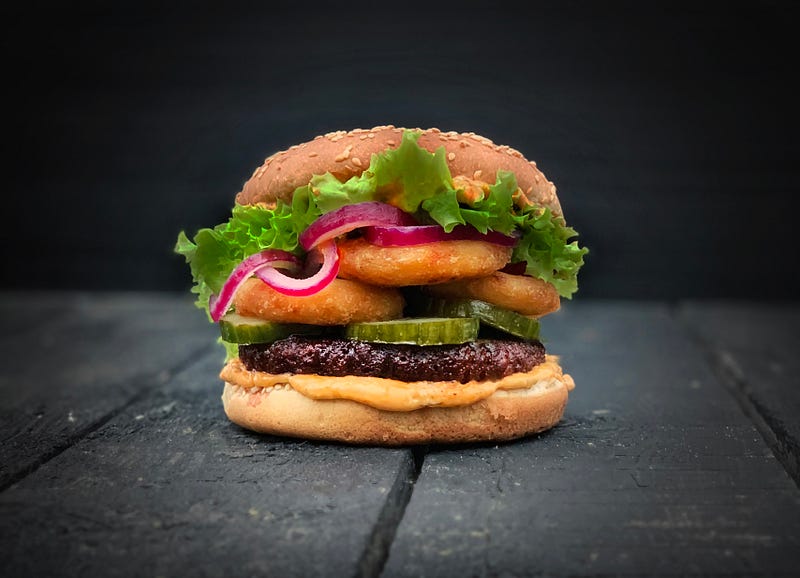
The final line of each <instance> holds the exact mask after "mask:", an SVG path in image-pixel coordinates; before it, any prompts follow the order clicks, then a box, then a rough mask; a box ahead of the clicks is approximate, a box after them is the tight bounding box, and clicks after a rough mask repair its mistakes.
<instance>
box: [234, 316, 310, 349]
mask: <svg viewBox="0 0 800 578" xmlns="http://www.w3.org/2000/svg"><path fill="white" fill-rule="evenodd" d="M322 330H323V328H321V327H318V326H316V325H304V324H300V323H274V322H272V321H265V320H263V319H259V318H257V317H245V316H244V315H239V314H238V313H228V314H226V315H225V316H224V317H223V318H222V319H220V320H219V332H220V334H221V335H222V340H223V341H227V342H228V343H272V342H273V341H277V340H279V339H284V338H286V337H289V336H290V335H296V334H298V333H301V334H308V333H322Z"/></svg>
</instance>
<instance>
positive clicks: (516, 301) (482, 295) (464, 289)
mask: <svg viewBox="0 0 800 578" xmlns="http://www.w3.org/2000/svg"><path fill="white" fill-rule="evenodd" d="M425 291H426V292H427V293H429V294H431V295H436V296H437V297H451V298H459V299H479V300H481V301H487V302H489V303H492V304H494V305H497V306H498V307H503V308H505V309H510V310H511V311H516V312H517V313H521V314H522V315H532V316H534V317H541V316H542V315H547V314H548V313H553V312H554V311H558V309H559V308H560V307H561V298H560V297H559V295H558V291H557V290H556V288H555V287H553V285H551V284H550V283H548V282H547V281H542V280H541V279H537V278H535V277H529V276H526V275H509V274H508V273H502V272H500V271H496V272H495V273H492V274H491V275H488V276H486V277H480V278H476V279H466V280H463V281H454V282H452V283H444V284H441V285H434V286H431V287H426V288H425Z"/></svg>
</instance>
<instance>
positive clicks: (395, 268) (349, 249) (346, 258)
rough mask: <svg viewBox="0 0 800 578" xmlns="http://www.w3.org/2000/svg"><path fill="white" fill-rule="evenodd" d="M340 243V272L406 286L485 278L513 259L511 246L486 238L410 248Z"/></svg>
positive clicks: (356, 241) (351, 241)
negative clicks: (485, 239) (497, 243)
mask: <svg viewBox="0 0 800 578" xmlns="http://www.w3.org/2000/svg"><path fill="white" fill-rule="evenodd" d="M338 246H339V255H340V260H339V275H340V276H341V277H343V278H347V279H358V280H359V281H363V282H364V283H369V284H371V285H381V286H385V287H405V286H409V285H432V284H435V283H446V282H448V281H454V280H456V279H467V278H470V277H485V276H486V275H489V274H490V273H492V272H493V271H497V270H498V269H501V268H503V267H504V266H505V265H506V263H508V261H509V260H510V259H511V251H512V249H511V248H510V247H502V246H500V245H495V244H493V243H486V242H485V241H438V242H435V243H425V244H422V245H410V246H407V247H379V246H377V245H372V244H370V243H368V242H367V241H365V240H364V239H362V238H356V239H345V240H342V241H340V242H339V243H338Z"/></svg>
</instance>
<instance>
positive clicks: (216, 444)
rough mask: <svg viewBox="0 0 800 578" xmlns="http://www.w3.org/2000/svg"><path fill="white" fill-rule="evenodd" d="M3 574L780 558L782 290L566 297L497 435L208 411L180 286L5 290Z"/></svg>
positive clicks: (787, 519) (789, 499)
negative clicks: (555, 359)
mask: <svg viewBox="0 0 800 578" xmlns="http://www.w3.org/2000/svg"><path fill="white" fill-rule="evenodd" d="M0 315H2V317H0V319H2V324H3V331H2V334H1V335H2V337H0V339H2V344H3V345H2V347H3V366H2V370H0V392H2V397H1V398H0V399H1V401H2V403H1V404H0V418H1V419H2V423H1V424H0V435H2V447H1V448H0V490H2V491H0V574H1V575H2V576H9V577H18V576H240V575H241V576H261V575H270V576H354V575H355V576H387V577H388V576H540V575H541V576H556V575H570V576H604V575H631V576H666V575H670V576H672V575H703V576H758V575H761V576H796V575H800V489H798V481H800V468H799V467H798V456H799V455H800V451H799V449H800V444H799V440H800V417H798V416H800V388H798V385H800V384H798V375H800V360H798V353H800V329H798V327H800V307H798V305H796V304H794V305H792V304H772V305H761V304H754V303H726V302H704V303H679V304H672V305H668V304H663V303H653V302H650V303H647V302H603V301H587V300H581V299H577V300H576V301H575V302H568V303H565V305H564V307H563V309H562V311H560V312H559V313H558V314H556V315H553V316H551V317H550V318H548V319H546V320H545V322H544V324H543V332H544V335H545V337H546V339H547V346H548V347H549V349H550V350H551V351H553V352H556V353H559V354H561V356H562V362H563V365H564V366H565V367H566V368H567V370H568V371H569V372H570V373H571V374H572V375H573V376H574V378H575V381H576V382H577V387H576V389H575V390H574V392H573V394H572V396H571V399H570V403H569V405H568V407H567V411H566V415H565V417H564V420H563V422H562V423H561V424H560V425H559V426H558V427H556V428H555V429H554V430H552V431H550V432H549V433H546V434H543V435H539V436H535V437H532V438H529V439H525V440H522V441H518V442H514V443H506V444H499V445H497V444H485V445H464V446H454V447H419V448H411V449H384V448H376V447H348V446H344V445H337V444H325V443H314V442H308V441H301V440H290V439H278V438H273V437H265V436H260V435H254V434H251V433H248V432H246V431H244V430H242V429H240V428H238V427H236V426H234V425H232V424H230V423H229V422H228V421H227V420H226V418H225V416H224V414H223V412H222V407H221V404H220V401H219V396H220V393H221V384H220V382H219V381H218V378H217V373H218V371H219V368H220V365H221V362H222V356H223V354H222V351H221V349H220V347H219V346H218V345H217V344H216V343H215V339H216V333H215V328H214V327H213V326H211V325H209V324H208V323H207V322H206V321H205V318H204V316H203V315H202V314H201V313H200V312H199V311H198V310H196V309H194V308H193V307H192V306H191V303H190V298H189V297H188V296H177V295H163V294H118V293H116V294H115V293H112V294H85V293H58V294H51V293H41V294H34V295H21V294H16V293H4V294H3V299H2V302H0Z"/></svg>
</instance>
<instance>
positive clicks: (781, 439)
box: [674, 316, 800, 488]
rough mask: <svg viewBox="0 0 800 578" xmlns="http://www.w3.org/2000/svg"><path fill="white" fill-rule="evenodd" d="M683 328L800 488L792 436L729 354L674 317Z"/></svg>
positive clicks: (798, 462)
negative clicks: (756, 396) (765, 407)
mask: <svg viewBox="0 0 800 578" xmlns="http://www.w3.org/2000/svg"><path fill="white" fill-rule="evenodd" d="M674 317H675V318H677V319H678V323H679V324H680V325H681V326H683V328H684V330H685V331H686V332H687V333H688V335H689V337H690V338H691V339H692V341H694V343H695V344H696V345H697V346H698V347H699V348H700V350H701V351H702V352H703V354H704V357H705V358H706V360H707V361H708V363H709V365H710V366H711V369H712V371H713V372H714V374H715V375H716V376H717V377H718V378H719V379H720V381H721V382H722V385H723V387H724V388H725V389H726V390H727V391H728V393H729V394H731V396H732V397H733V398H734V399H735V400H736V403H737V404H738V405H739V408H740V409H741V410H742V412H743V413H744V414H745V415H746V416H747V418H748V419H749V420H750V421H751V422H752V423H753V425H754V426H755V428H756V430H758V433H759V434H760V435H761V437H762V438H763V439H764V441H765V442H766V444H767V446H768V447H769V449H770V450H771V451H772V453H773V455H774V456H775V457H776V458H777V460H778V462H780V464H781V466H783V469H784V470H785V471H786V473H787V474H788V475H789V477H790V478H791V479H792V480H793V481H794V483H795V485H796V486H797V487H798V488H800V457H799V456H798V455H797V452H796V451H795V448H794V445H795V444H794V443H793V442H792V440H791V438H790V436H789V435H788V433H787V432H786V431H785V430H784V429H783V428H782V427H780V424H776V423H775V422H774V420H772V419H770V417H769V415H768V412H765V411H763V410H762V408H761V405H760V404H759V403H758V401H757V400H755V399H754V397H753V395H752V388H751V387H750V384H749V383H748V380H747V377H746V376H745V372H744V371H742V369H741V368H740V367H739V365H738V364H737V363H736V360H735V359H733V357H731V355H730V354H728V353H726V352H725V351H722V350H719V349H718V348H716V347H715V346H714V344H713V343H711V342H710V341H708V340H706V339H703V337H702V336H701V335H700V334H699V333H698V332H697V331H695V330H693V329H692V327H691V326H690V325H689V324H688V323H687V322H686V321H685V320H682V319H681V318H680V316H674Z"/></svg>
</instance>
